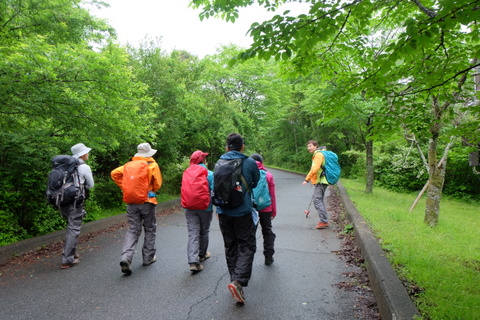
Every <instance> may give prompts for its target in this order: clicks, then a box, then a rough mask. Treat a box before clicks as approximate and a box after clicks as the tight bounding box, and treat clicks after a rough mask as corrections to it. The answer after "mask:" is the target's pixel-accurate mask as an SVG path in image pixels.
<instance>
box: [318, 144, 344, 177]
mask: <svg viewBox="0 0 480 320" xmlns="http://www.w3.org/2000/svg"><path fill="white" fill-rule="evenodd" d="M320 152H321V153H323V156H324V157H325V165H323V166H322V169H323V172H322V175H323V174H325V177H326V178H327V181H328V183H329V184H336V183H337V182H338V179H340V173H341V172H342V168H340V164H339V163H338V156H337V154H336V153H335V152H332V151H320Z"/></svg>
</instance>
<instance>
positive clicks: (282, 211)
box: [0, 170, 356, 320]
mask: <svg viewBox="0 0 480 320" xmlns="http://www.w3.org/2000/svg"><path fill="white" fill-rule="evenodd" d="M270 171H271V172H272V173H273V175H274V178H275V182H276V185H277V198H278V208H279V209H278V216H277V218H276V219H275V220H273V227H274V232H275V233H276V234H277V240H276V243H275V247H276V248H275V249H276V254H275V262H274V263H273V264H272V265H271V266H265V265H264V264H263V262H264V259H263V255H262V236H261V232H260V230H258V231H257V239H258V242H257V245H258V248H257V253H256V255H255V260H254V266H253V275H252V279H251V281H250V284H249V286H248V287H247V288H245V296H246V303H245V305H244V306H240V305H237V304H235V303H234V301H233V299H232V298H231V295H230V293H229V291H228V289H227V284H228V283H229V277H228V273H227V267H226V262H225V256H224V252H223V242H222V237H221V234H220V230H219V227H218V220H216V219H215V218H214V220H213V222H212V230H211V234H210V247H209V251H210V252H211V253H212V258H210V259H209V260H207V261H206V262H205V263H204V266H205V270H204V271H202V272H200V273H198V274H192V273H191V272H190V271H189V270H188V264H187V257H186V243H187V229H186V223H185V218H184V216H183V213H182V212H181V210H178V211H177V212H175V213H173V214H170V215H167V216H162V217H160V218H159V219H158V220H157V223H158V229H157V257H158V261H157V262H156V263H154V264H152V265H150V266H148V267H144V266H142V261H141V255H140V254H139V252H137V253H136V255H135V257H134V260H133V263H132V268H133V274H132V275H131V276H129V277H126V276H123V274H122V273H121V272H120V266H119V257H120V253H121V252H120V250H121V247H122V241H123V236H124V233H125V229H119V230H114V231H111V232H108V233H105V234H101V235H99V236H97V237H94V238H92V239H90V240H87V241H84V242H82V243H81V244H80V245H79V252H80V255H81V256H82V261H81V263H80V264H79V265H78V266H76V267H74V268H71V269H67V270H61V269H60V267H59V263H60V256H59V255H52V256H45V257H41V259H39V261H38V262H35V263H33V264H28V265H26V266H25V267H23V268H21V270H20V271H17V272H15V273H13V274H12V273H2V274H0V319H2V320H7V319H15V320H19V319H24V320H27V319H32V320H33V319H35V320H44V319H45V320H47V319H48V320H50V319H78V320H82V319H85V320H92V319H115V320H118V319H182V320H183V319H184V320H189V319H194V320H201V319H205V320H211V319H219V320H220V319H222V320H228V319H235V320H241V319H262V320H269V319H328V320H333V319H342V320H343V319H354V318H355V316H354V314H355V310H354V308H355V307H354V304H355V302H354V299H355V296H356V294H355V293H352V292H347V291H343V290H341V289H338V288H337V287H335V286H334V285H335V284H337V283H339V282H342V281H346V280H347V279H346V278H345V276H344V275H343V274H344V273H347V272H350V271H352V270H350V269H349V267H348V266H346V265H345V264H344V263H343V262H342V261H341V260H340V259H339V258H338V257H337V256H336V255H335V254H334V253H333V252H332V251H335V250H339V249H340V240H339V239H338V238H337V237H336V233H335V231H333V230H332V229H325V230H316V229H315V224H316V223H317V220H318V219H317V217H316V213H314V210H312V213H311V214H310V218H308V219H306V218H305V214H304V213H303V212H304V210H305V209H306V208H307V206H308V203H309V201H310V198H311V194H312V191H313V189H312V187H310V186H302V185H301V183H302V181H303V176H300V175H296V174H293V173H287V172H283V171H279V170H270ZM327 195H328V194H327ZM138 248H141V243H139V246H138Z"/></svg>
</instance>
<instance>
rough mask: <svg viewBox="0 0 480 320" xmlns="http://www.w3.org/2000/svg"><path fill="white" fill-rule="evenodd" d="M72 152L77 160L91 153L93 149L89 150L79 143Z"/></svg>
mask: <svg viewBox="0 0 480 320" xmlns="http://www.w3.org/2000/svg"><path fill="white" fill-rule="evenodd" d="M70 150H72V155H73V156H74V157H75V158H80V157H81V156H83V155H85V154H87V153H89V152H90V150H92V148H88V147H87V146H85V145H84V144H83V143H77V144H76V145H74V146H73V147H72V148H71V149H70Z"/></svg>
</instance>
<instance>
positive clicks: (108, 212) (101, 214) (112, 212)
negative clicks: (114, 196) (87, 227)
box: [88, 193, 180, 221]
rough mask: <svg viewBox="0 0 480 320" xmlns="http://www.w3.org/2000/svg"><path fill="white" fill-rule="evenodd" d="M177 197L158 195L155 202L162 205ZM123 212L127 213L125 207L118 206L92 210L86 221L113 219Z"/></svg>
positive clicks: (177, 196)
mask: <svg viewBox="0 0 480 320" xmlns="http://www.w3.org/2000/svg"><path fill="white" fill-rule="evenodd" d="M179 197H180V195H170V194H164V193H160V194H158V195H157V201H158V203H162V202H165V201H169V200H173V199H177V198H179ZM125 212H127V211H126V207H125V205H123V206H120V207H118V208H111V209H97V210H93V212H92V213H90V212H89V213H88V215H89V216H91V218H90V219H89V220H88V221H95V220H100V219H104V218H108V217H113V216H116V215H119V214H122V213H125Z"/></svg>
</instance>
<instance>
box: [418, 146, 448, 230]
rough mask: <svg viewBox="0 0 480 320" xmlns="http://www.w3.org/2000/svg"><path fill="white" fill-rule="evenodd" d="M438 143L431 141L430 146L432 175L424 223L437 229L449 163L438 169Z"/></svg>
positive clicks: (445, 162)
mask: <svg viewBox="0 0 480 320" xmlns="http://www.w3.org/2000/svg"><path fill="white" fill-rule="evenodd" d="M436 151H437V143H436V141H433V139H431V140H430V143H429V145H428V160H429V161H428V163H429V168H430V174H429V178H428V191H427V202H426V210H425V218H424V221H425V223H426V224H428V225H429V226H430V227H435V226H436V225H437V224H438V219H439V217H440V200H441V198H442V189H443V184H444V182H445V168H446V166H447V161H446V160H445V161H443V163H442V164H440V166H438V167H437V164H436V163H437V152H436ZM431 162H435V165H433V166H432V165H431Z"/></svg>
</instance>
